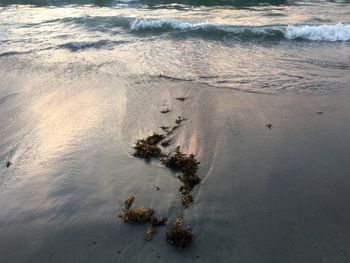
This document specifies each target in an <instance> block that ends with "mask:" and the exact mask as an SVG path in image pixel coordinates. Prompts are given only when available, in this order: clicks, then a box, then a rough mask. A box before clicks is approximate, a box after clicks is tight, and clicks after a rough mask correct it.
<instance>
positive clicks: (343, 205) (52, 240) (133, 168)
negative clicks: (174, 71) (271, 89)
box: [0, 76, 350, 263]
mask: <svg viewBox="0 0 350 263" xmlns="http://www.w3.org/2000/svg"><path fill="white" fill-rule="evenodd" d="M47 78H49V76H46V79H47ZM51 78H54V77H52V76H51ZM51 81H52V79H51ZM71 81H72V80H71ZM39 82H40V81H39V80H38V79H34V80H30V81H28V83H27V84H26V88H22V87H21V85H20V84H18V87H13V89H14V91H13V90H12V91H11V92H12V93H11V94H12V95H11V94H10V93H9V92H7V93H6V90H5V89H4V88H2V90H3V91H5V92H4V94H6V96H5V95H1V97H0V100H1V102H0V111H1V115H0V121H1V123H2V125H1V141H0V146H1V147H0V148H1V149H0V154H1V158H2V162H1V167H0V169H1V186H0V232H1V235H0V262H4V263H5V262H12V263H14V262H35V263H39V262H93V263H97V262H133V263H134V262H266V263H273V262H283V263H287V262H298V263H300V262H307V263H311V262H344V263H345V262H350V225H349V222H350V209H349V200H350V162H349V160H350V144H349V142H350V122H349V120H350V104H349V101H350V100H349V99H350V96H349V95H348V94H345V95H344V94H342V95H337V94H334V95H312V94H294V95H288V94H281V95H270V94H255V93H245V92H239V91H233V90H223V89H215V88H213V87H207V86H194V85H192V84H191V83H190V82H179V81H171V80H166V79H163V80H154V81H149V82H144V83H134V84H132V85H131V84H130V85H129V84H128V85H124V83H123V82H122V81H121V80H120V82H118V83H116V82H115V80H103V81H102V80H101V81H100V80H95V81H88V80H87V81H86V82H84V83H81V82H79V85H78V84H77V83H72V82H69V81H68V80H66V82H63V83H58V84H56V85H57V86H60V87H61V88H57V89H52V90H50V92H42V91H41V90H40V88H38V86H40V85H38V83H39ZM107 82H108V83H107ZM41 85H42V83H41ZM74 85H75V87H76V88H75V89H68V88H64V87H68V86H69V87H72V86H74ZM30 87H32V89H31V88H30ZM33 87H35V88H33ZM78 87H79V88H78ZM97 87H99V88H97ZM179 96H187V97H189V98H188V99H187V100H185V101H184V102H180V101H177V100H175V99H174V98H175V97H179ZM164 108H169V109H171V110H172V111H171V112H169V113H167V114H161V113H160V110H161V109H164ZM319 111H322V112H323V114H317V112H319ZM177 116H182V117H185V118H187V119H188V120H187V121H186V122H184V123H183V125H182V127H181V128H180V129H178V131H177V133H176V135H175V137H174V140H173V144H172V145H171V146H170V147H169V149H174V148H175V146H177V145H180V146H181V148H182V149H183V150H184V151H186V152H188V153H194V154H195V155H196V156H198V158H199V159H200V161H201V164H200V169H199V172H198V174H199V176H200V177H201V178H202V182H201V184H200V185H198V186H196V187H195V189H194V191H193V196H194V203H193V204H192V205H190V207H189V208H188V209H185V210H184V209H183V208H182V206H181V194H180V192H179V191H178V188H179V186H180V185H181V184H180V182H179V180H177V179H176V174H174V173H172V172H171V171H169V170H168V169H167V168H165V167H164V166H163V165H161V164H160V162H159V161H152V162H150V163H146V162H144V161H143V160H140V159H136V158H134V157H132V155H131V153H132V145H133V143H134V142H135V141H136V139H137V138H142V137H145V136H147V135H150V134H151V133H152V132H153V131H159V132H160V131H161V130H160V129H158V127H159V126H162V125H171V124H173V122H174V120H175V118H176V117H177ZM268 123H271V124H272V128H271V129H268V128H267V127H266V124H268ZM7 160H11V162H13V164H12V165H11V166H10V167H9V168H6V165H5V163H6V161H7ZM154 185H156V186H158V187H159V190H157V189H156V188H155V187H153V186H154ZM128 194H134V195H135V196H136V205H145V206H150V207H153V208H154V209H156V210H157V213H158V214H159V215H162V216H167V217H168V218H170V219H171V220H172V219H174V218H175V216H176V215H178V214H183V215H184V220H185V224H186V225H189V226H191V227H192V228H193V230H194V233H195V240H194V242H193V243H192V244H191V245H190V246H189V247H188V248H186V249H184V250H178V249H176V248H174V247H172V246H170V245H169V244H167V243H166V240H165V230H166V227H162V228H158V230H157V231H158V232H157V233H156V234H155V236H154V239H153V240H152V241H145V239H144V231H145V229H146V225H128V224H125V223H123V222H122V221H121V220H120V218H118V214H119V213H120V212H121V211H122V200H123V199H124V197H126V196H127V195H128Z"/></svg>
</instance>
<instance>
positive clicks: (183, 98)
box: [175, 97, 187, 101]
mask: <svg viewBox="0 0 350 263" xmlns="http://www.w3.org/2000/svg"><path fill="white" fill-rule="evenodd" d="M175 99H176V100H179V101H185V100H186V99H187V97H177V98H175Z"/></svg>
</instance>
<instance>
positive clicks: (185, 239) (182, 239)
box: [166, 216, 193, 248]
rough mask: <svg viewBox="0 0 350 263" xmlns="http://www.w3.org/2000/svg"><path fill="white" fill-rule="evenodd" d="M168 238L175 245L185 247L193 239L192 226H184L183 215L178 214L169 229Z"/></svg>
mask: <svg viewBox="0 0 350 263" xmlns="http://www.w3.org/2000/svg"><path fill="white" fill-rule="evenodd" d="M166 239H167V240H168V242H169V243H171V244H173V245H174V246H176V247H178V248H184V247H186V246H187V245H188V244H190V243H191V241H192V240H193V232H192V229H191V228H190V227H188V228H184V227H183V219H182V217H181V216H178V217H176V219H175V221H174V223H173V224H172V225H171V227H170V228H169V229H168V230H167V232H166Z"/></svg>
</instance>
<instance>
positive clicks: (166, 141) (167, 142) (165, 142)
mask: <svg viewBox="0 0 350 263" xmlns="http://www.w3.org/2000/svg"><path fill="white" fill-rule="evenodd" d="M170 143H171V139H167V140H164V141H162V142H161V143H160V145H162V146H163V147H168V146H169V145H170Z"/></svg>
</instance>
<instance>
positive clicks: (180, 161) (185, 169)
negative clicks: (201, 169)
mask: <svg viewBox="0 0 350 263" xmlns="http://www.w3.org/2000/svg"><path fill="white" fill-rule="evenodd" d="M162 162H163V164H164V165H165V166H166V167H169V168H171V169H173V170H175V171H179V172H182V173H183V174H184V175H185V176H192V175H195V173H196V172H197V169H198V165H199V161H198V160H197V159H196V157H195V156H194V154H190V155H186V154H184V153H182V152H181V151H180V146H177V147H176V149H175V153H173V154H170V155H168V156H167V157H166V158H165V159H164V160H163V161H162Z"/></svg>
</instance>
